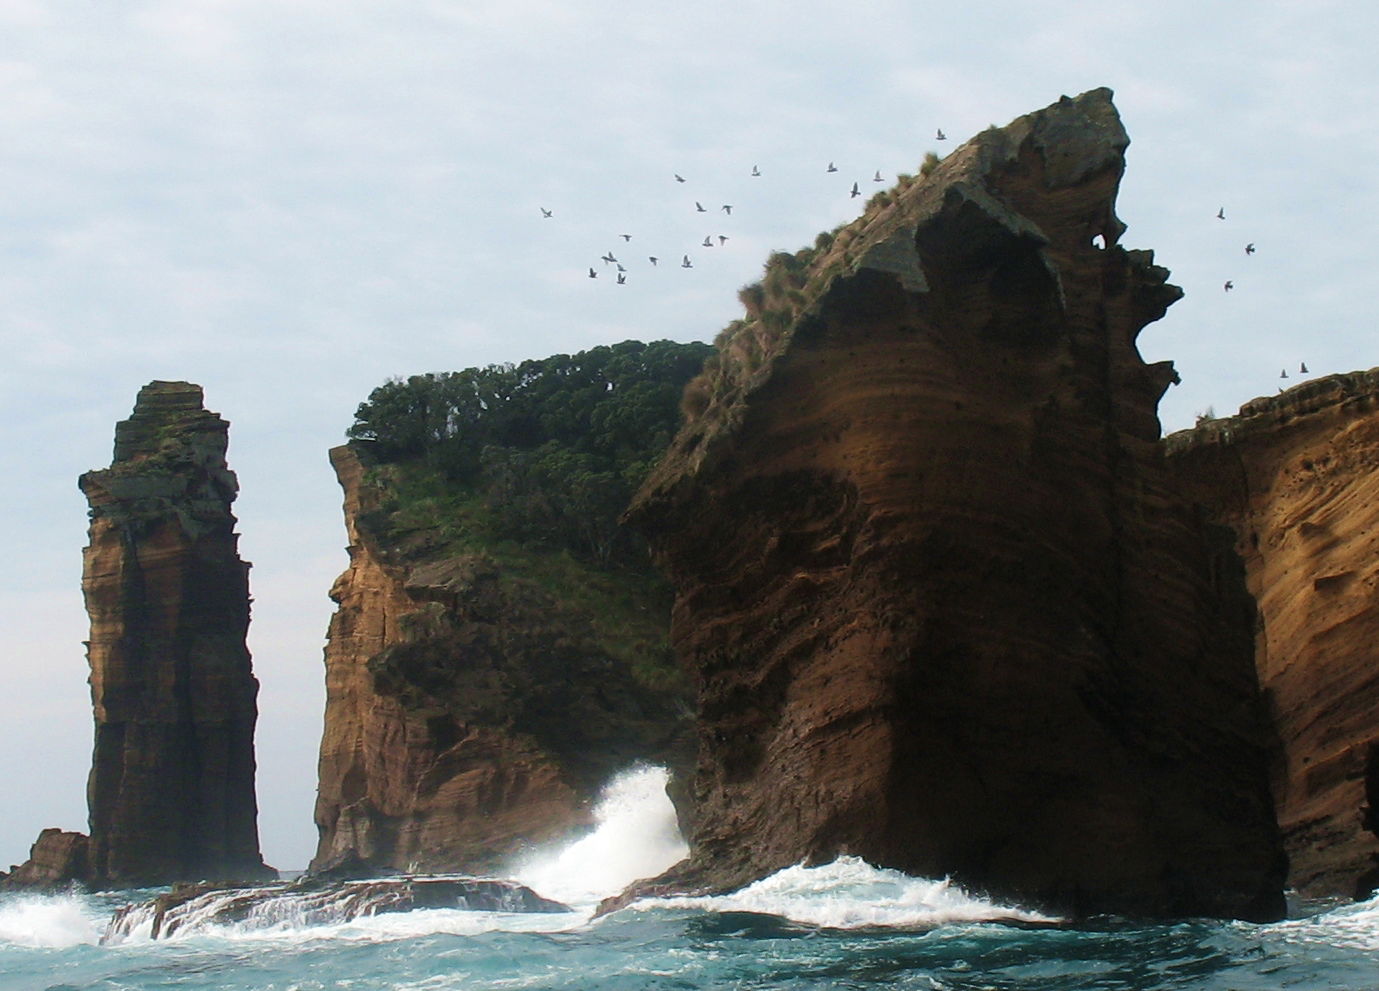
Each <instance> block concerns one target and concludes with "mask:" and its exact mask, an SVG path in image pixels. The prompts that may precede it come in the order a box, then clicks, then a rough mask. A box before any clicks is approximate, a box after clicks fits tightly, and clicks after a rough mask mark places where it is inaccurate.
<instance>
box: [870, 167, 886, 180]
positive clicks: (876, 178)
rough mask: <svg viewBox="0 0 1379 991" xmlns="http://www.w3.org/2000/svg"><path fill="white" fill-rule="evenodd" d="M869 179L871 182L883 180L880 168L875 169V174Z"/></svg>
mask: <svg viewBox="0 0 1379 991" xmlns="http://www.w3.org/2000/svg"><path fill="white" fill-rule="evenodd" d="M871 181H872V182H883V181H884V180H883V179H882V178H881V170H880V169H877V170H876V175H874V176H872V177H871Z"/></svg>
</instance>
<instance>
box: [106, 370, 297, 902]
mask: <svg viewBox="0 0 1379 991" xmlns="http://www.w3.org/2000/svg"><path fill="white" fill-rule="evenodd" d="M228 428H229V424H228V423H226V422H225V421H224V420H222V419H221V418H220V417H219V416H217V415H216V414H214V413H211V412H208V411H207V410H205V409H204V408H203V407H202V393H201V387H200V386H197V385H192V384H190V383H187V382H152V383H150V384H149V385H147V386H145V387H144V388H143V389H141V390H140V391H139V397H138V400H137V401H136V403H135V406H134V413H133V415H132V416H131V417H130V418H129V419H128V420H125V421H123V422H121V423H119V424H117V425H116V428H115V457H114V461H113V462H112V463H111V466H110V467H109V468H107V469H104V470H101V471H91V472H87V473H86V474H85V475H82V476H81V480H80V485H81V490H82V492H83V493H85V495H86V498H87V501H88V502H89V503H90V505H91V526H90V531H89V537H90V543H89V545H88V546H87V547H86V549H85V552H84V554H83V562H84V568H83V572H82V592H83V594H84V596H85V599H86V609H87V613H88V614H89V615H90V618H91V639H90V642H89V644H88V647H87V657H88V660H89V661H90V664H91V699H92V704H93V706H94V708H95V717H96V734H95V748H94V754H93V756H92V766H91V778H90V783H89V786H88V803H89V806H90V824H91V843H90V852H91V866H92V871H93V873H94V875H95V877H96V878H97V879H98V881H99V882H100V883H103V884H108V885H110V886H116V887H119V886H135V885H144V884H165V883H168V882H171V881H176V880H186V879H194V878H227V879H228V878H236V879H249V878H258V877H263V876H267V875H269V874H271V871H268V870H267V869H266V868H265V867H264V865H263V860H262V858H261V856H260V854H259V845H258V826H257V806H256V803H255V798H254V722H255V720H256V717H257V708H256V704H255V698H256V696H257V693H258V682H257V681H256V680H255V679H254V676H253V673H252V671H251V668H250V661H249V651H248V650H247V648H246V647H245V634H246V632H247V630H248V625H249V586H248V570H249V566H248V565H247V564H246V563H245V562H243V561H241V560H240V558H239V554H238V551H237V546H236V545H237V541H238V538H237V536H236V535H235V532H234V527H235V518H234V516H233V515H232V514H231V512H230V503H231V502H232V501H233V500H234V498H235V495H236V492H237V484H236V480H235V476H234V473H233V472H231V471H230V470H229V469H228V468H227V467H226V465H225V449H226V443H227V431H228Z"/></svg>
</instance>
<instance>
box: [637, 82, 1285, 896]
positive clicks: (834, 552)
mask: <svg viewBox="0 0 1379 991" xmlns="http://www.w3.org/2000/svg"><path fill="white" fill-rule="evenodd" d="M1110 97H1111V94H1110V92H1109V91H1108V90H1096V91H1092V92H1090V93H1086V94H1084V95H1082V96H1080V97H1078V98H1076V99H1067V98H1065V99H1063V100H1061V101H1060V102H1058V103H1056V104H1054V105H1053V106H1051V107H1049V108H1047V109H1045V110H1043V111H1040V112H1038V113H1035V114H1031V115H1029V116H1026V117H1022V118H1020V119H1019V120H1016V121H1015V122H1013V123H1012V124H1010V125H1009V126H1007V127H1005V128H1000V129H994V128H993V129H991V130H988V131H986V132H984V133H982V134H980V135H978V136H977V137H976V138H974V139H973V140H972V141H969V142H968V143H967V144H965V145H963V146H962V147H960V148H958V149H957V150H956V151H954V152H953V153H952V154H951V155H950V156H949V157H948V158H947V159H946V160H944V161H943V162H942V164H940V165H938V166H937V168H934V169H933V170H932V172H931V174H928V175H926V176H924V177H922V178H915V179H910V178H908V177H906V178H905V179H903V180H902V182H901V185H900V186H899V187H898V188H897V189H896V190H893V191H891V192H889V193H887V194H885V195H883V196H881V197H878V198H877V199H876V200H874V201H873V202H872V203H871V204H870V205H869V207H868V209H867V210H866V212H865V213H864V215H863V216H862V217H861V218H860V219H859V220H857V221H856V222H854V223H853V224H852V225H850V226H849V227H847V228H844V229H842V230H840V231H838V232H836V233H835V234H834V235H832V236H825V237H823V238H821V239H820V241H819V243H818V244H817V245H816V248H815V249H814V250H809V251H805V252H801V253H799V254H797V255H796V256H794V257H793V258H792V257H788V256H787V257H775V258H773V260H772V263H771V265H770V266H768V272H767V277H766V279H765V280H764V281H763V286H762V288H761V289H760V290H753V289H751V288H750V287H749V289H748V290H744V294H743V298H744V302H745V303H747V305H748V316H747V318H746V319H745V320H744V321H741V322H740V323H738V324H736V325H734V326H733V327H732V328H730V329H729V331H728V332H727V333H726V334H725V335H724V336H723V338H722V339H721V340H720V354H721V355H722V357H721V359H719V360H717V361H711V363H710V366H709V369H708V371H707V372H706V375H705V376H704V377H703V378H702V379H701V380H699V381H697V382H694V383H691V385H690V387H689V388H688V389H687V390H686V404H687V407H688V409H689V411H690V412H691V413H692V414H693V416H692V418H691V420H690V422H689V423H688V424H687V425H686V427H685V428H684V430H683V431H682V433H681V434H680V436H679V438H678V439H677V440H676V442H675V444H674V445H673V446H672V449H671V450H670V452H669V453H668V455H667V457H666V458H665V459H664V461H663V462H662V463H661V465H660V467H659V469H658V470H657V471H655V472H654V473H653V475H652V476H651V478H650V479H649V480H648V482H647V484H646V485H645V486H644V487H643V489H642V491H641V492H640V494H639V496H638V499H637V501H636V502H635V504H634V507H633V509H632V511H631V513H630V519H631V520H632V521H633V522H634V524H636V525H638V526H639V527H640V528H641V529H642V530H643V531H644V532H645V533H646V534H647V535H648V537H649V538H650V540H651V542H652V545H653V548H654V551H655V553H656V556H657V559H658V561H659V562H660V564H661V565H662V566H663V568H664V570H665V571H666V572H667V573H668V575H669V576H670V577H671V579H672V582H673V584H674V585H675V587H676V590H677V600H676V605H675V612H674V616H673V621H672V622H673V627H672V638H673V641H674V642H675V645H676V647H677V650H678V651H679V653H680V654H681V656H682V658H683V660H684V662H685V663H686V664H687V665H688V666H689V667H690V668H691V669H692V670H693V671H694V673H695V676H696V678H697V683H698V698H699V715H700V722H699V763H698V771H697V775H696V778H695V782H694V805H695V809H696V812H695V821H694V824H693V829H692V837H691V848H692V854H691V857H690V859H689V860H688V861H686V862H685V863H683V864H682V865H680V866H679V867H678V868H676V869H674V870H672V871H671V872H670V873H669V874H667V875H664V876H663V877H662V878H660V879H658V880H657V881H655V882H653V883H651V884H650V885H646V886H643V887H642V888H641V889H639V890H646V891H672V890H679V891H684V890H723V889H727V888H732V887H736V886H739V885H741V884H743V883H745V882H748V881H751V880H753V879H756V878H759V877H762V876H763V875H765V874H768V873H770V872H771V871H774V870H776V869H779V868H782V867H785V866H787V865H789V864H792V863H797V862H800V861H805V862H818V861H822V860H828V859H831V858H833V857H834V856H836V855H838V854H840V853H850V854H854V855H859V856H861V857H864V858H866V859H867V860H868V861H870V862H872V863H874V864H878V865H884V866H889V867H895V868H900V869H902V870H904V871H907V872H909V873H912V874H916V875H924V876H931V877H934V876H936V877H942V876H945V875H952V876H954V877H955V878H957V879H958V880H960V881H961V882H962V883H963V884H964V885H967V886H968V887H969V888H976V889H979V890H987V891H990V892H991V893H993V894H994V895H995V896H997V897H1000V898H1002V899H1007V900H1008V899H1018V900H1025V901H1027V902H1033V903H1036V904H1039V905H1041V906H1049V907H1052V908H1055V909H1057V910H1059V911H1060V912H1064V913H1072V914H1078V913H1092V912H1106V911H1112V912H1126V913H1133V914H1141V915H1198V914H1204V915H1223V916H1243V917H1249V918H1260V917H1268V916H1273V915H1277V914H1278V913H1279V912H1280V911H1281V910H1282V896H1281V882H1282V875H1283V862H1282V857H1281V855H1280V845H1279V838H1278V832H1277V827H1276V824H1275V820H1274V814H1273V809H1272V805H1271V803H1270V798H1269V792H1268V787H1267V776H1266V750H1267V744H1268V734H1267V730H1266V727H1265V722H1264V720H1263V718H1262V706H1261V705H1260V700H1259V696H1258V689H1257V684H1256V681H1255V675H1254V669H1253V665H1252V659H1251V630H1252V623H1253V614H1252V611H1251V604H1250V601H1249V598H1248V596H1247V595H1246V594H1245V590H1244V584H1243V579H1242V576H1241V572H1240V566H1239V562H1238V560H1237V559H1236V558H1235V557H1234V554H1233V552H1232V551H1231V547H1230V539H1229V534H1228V533H1227V532H1225V531H1224V529H1218V530H1213V529H1212V528H1210V527H1209V526H1206V525H1205V524H1204V523H1203V521H1202V520H1201V519H1200V518H1199V516H1198V515H1197V514H1196V513H1195V512H1194V511H1193V510H1192V509H1191V507H1190V506H1188V505H1187V504H1186V503H1185V502H1184V501H1182V500H1180V499H1178V498H1177V497H1176V496H1175V495H1174V493H1173V491H1172V489H1171V479H1170V477H1169V475H1168V474H1167V472H1166V470H1165V467H1164V464H1163V457H1162V451H1161V448H1160V446H1159V424H1158V420H1157V415H1156V407H1157V402H1158V399H1159V397H1160V395H1161V394H1162V392H1163V390H1164V389H1165V388H1166V386H1167V385H1168V384H1169V382H1170V381H1171V380H1172V379H1173V378H1174V373H1173V370H1172V367H1171V366H1170V365H1168V364H1167V363H1161V364H1158V365H1146V364H1145V362H1143V361H1142V360H1141V358H1140V356H1139V354H1138V352H1137V350H1136V346H1135V338H1136V336H1137V335H1138V333H1139V332H1140V330H1141V328H1142V327H1144V326H1145V325H1146V324H1147V323H1149V322H1151V321H1153V320H1156V319H1158V318H1159V317H1161V316H1162V315H1163V314H1164V312H1165V310H1166V308H1167V307H1168V306H1169V305H1170V304H1171V303H1172V302H1173V301H1175V300H1176V299H1177V298H1178V297H1179V296H1180V291H1179V290H1178V289H1177V288H1176V287H1174V286H1171V285H1169V284H1168V283H1167V282H1166V279H1167V276H1168V273H1167V271H1166V270H1165V269H1163V268H1160V267H1158V266H1156V265H1155V264H1154V263H1153V258H1152V255H1151V254H1150V253H1149V252H1147V251H1133V250H1126V249H1124V248H1122V247H1121V246H1120V244H1119V240H1120V237H1121V234H1122V232H1123V230H1124V227H1123V225H1122V224H1121V223H1120V221H1119V220H1118V219H1117V218H1116V216H1115V212H1114V200H1115V195H1116V190H1117V186H1118V183H1119V180H1120V177H1121V174H1122V172H1123V170H1124V168H1125V160H1124V155H1123V153H1124V151H1125V148H1126V146H1127V144H1128V138H1127V137H1126V133H1125V131H1124V129H1123V128H1122V126H1121V122H1120V120H1119V117H1118V115H1117V113H1116V111H1115V109H1114V107H1113V105H1112V103H1111V99H1110Z"/></svg>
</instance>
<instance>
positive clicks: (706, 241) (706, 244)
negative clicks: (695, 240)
mask: <svg viewBox="0 0 1379 991" xmlns="http://www.w3.org/2000/svg"><path fill="white" fill-rule="evenodd" d="M704 247H706V248H712V247H713V241H711V240H709V236H708V235H707V234H705V235H704Z"/></svg>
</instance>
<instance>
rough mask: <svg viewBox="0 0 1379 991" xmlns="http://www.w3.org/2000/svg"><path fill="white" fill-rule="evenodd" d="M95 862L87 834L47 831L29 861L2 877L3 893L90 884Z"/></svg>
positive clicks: (37, 842)
mask: <svg viewBox="0 0 1379 991" xmlns="http://www.w3.org/2000/svg"><path fill="white" fill-rule="evenodd" d="M91 880H92V877H91V858H90V851H89V848H88V844H87V839H86V834H85V833H71V832H66V831H64V830H61V829H45V830H43V831H42V832H41V833H39V834H38V839H37V840H35V841H34V845H33V846H32V847H31V848H30V849H29V859H28V860H26V861H25V862H24V863H22V864H20V865H19V866H18V867H13V868H11V869H10V873H9V874H3V873H0V889H5V888H10V889H17V888H26V889H35V888H36V889H39V890H50V889H53V888H61V887H64V886H66V885H69V884H90V883H91Z"/></svg>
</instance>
